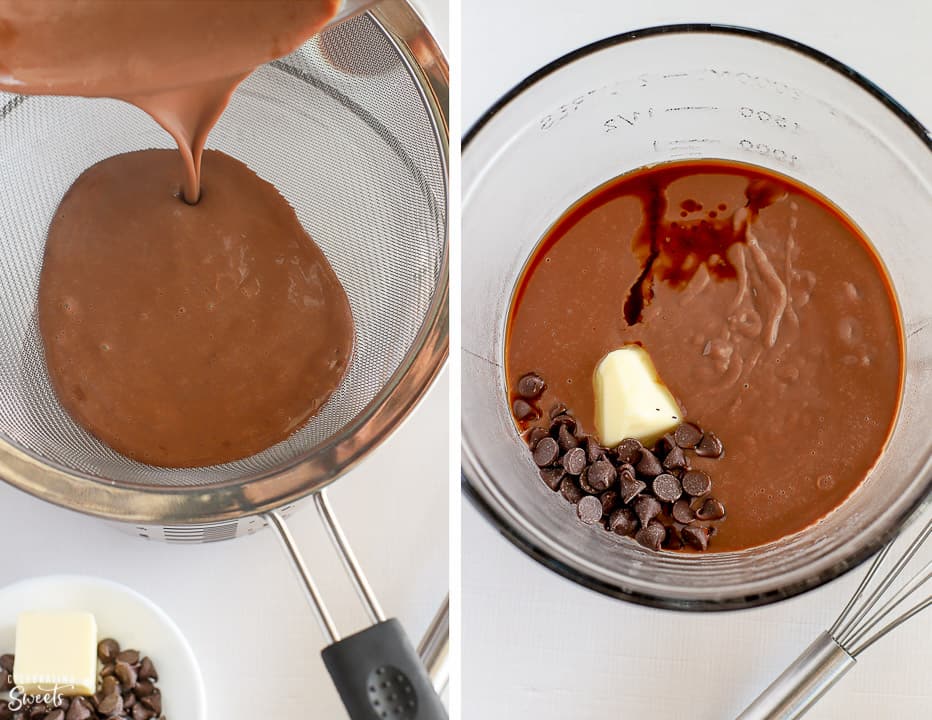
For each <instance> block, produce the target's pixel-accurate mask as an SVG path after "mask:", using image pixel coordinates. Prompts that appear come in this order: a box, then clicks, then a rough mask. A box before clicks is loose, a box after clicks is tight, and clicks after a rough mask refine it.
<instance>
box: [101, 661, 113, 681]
mask: <svg viewBox="0 0 932 720" xmlns="http://www.w3.org/2000/svg"><path fill="white" fill-rule="evenodd" d="M114 657H116V656H114ZM115 672H116V664H115V663H108V664H107V665H104V666H103V668H101V670H100V677H102V678H105V677H107V676H108V675H113V674H114V673H115Z"/></svg>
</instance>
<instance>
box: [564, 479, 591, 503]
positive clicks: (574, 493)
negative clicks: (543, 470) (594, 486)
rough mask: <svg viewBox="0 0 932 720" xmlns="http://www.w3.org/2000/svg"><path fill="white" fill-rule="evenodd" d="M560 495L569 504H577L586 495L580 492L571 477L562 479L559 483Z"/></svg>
mask: <svg viewBox="0 0 932 720" xmlns="http://www.w3.org/2000/svg"><path fill="white" fill-rule="evenodd" d="M560 494H561V495H562V496H563V497H564V498H565V499H566V500H567V501H568V502H571V503H574V504H575V503H578V502H579V501H580V500H582V499H583V498H584V497H585V496H586V494H585V493H584V492H583V491H582V489H581V488H580V487H579V485H578V484H577V483H576V481H575V480H574V479H573V478H571V477H565V478H563V481H562V482H561V483H560Z"/></svg>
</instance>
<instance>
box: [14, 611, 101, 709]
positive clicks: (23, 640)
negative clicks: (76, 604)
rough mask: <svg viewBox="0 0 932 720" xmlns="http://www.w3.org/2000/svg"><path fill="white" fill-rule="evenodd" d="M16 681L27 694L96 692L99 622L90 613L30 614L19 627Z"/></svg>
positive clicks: (25, 615) (15, 664) (88, 693)
mask: <svg viewBox="0 0 932 720" xmlns="http://www.w3.org/2000/svg"><path fill="white" fill-rule="evenodd" d="M13 681H14V682H15V683H16V685H17V686H19V687H21V688H22V689H23V691H24V692H26V693H27V694H37V693H44V692H49V691H52V690H54V689H55V688H57V689H58V692H59V693H60V694H61V695H68V696H74V695H93V694H94V693H95V692H96V690H97V621H96V620H95V619H94V616H93V615H92V614H91V613H87V612H27V613H23V614H22V615H20V616H19V619H18V621H17V623H16V655H15V660H14V663H13Z"/></svg>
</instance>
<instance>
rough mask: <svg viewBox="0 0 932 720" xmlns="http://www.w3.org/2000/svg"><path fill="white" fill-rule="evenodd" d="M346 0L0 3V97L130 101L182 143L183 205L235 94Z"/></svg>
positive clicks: (191, 198) (195, 189)
mask: <svg viewBox="0 0 932 720" xmlns="http://www.w3.org/2000/svg"><path fill="white" fill-rule="evenodd" d="M340 4H341V0H302V1H301V2H295V1H294V0H235V2H182V1H181V0H134V1H133V2H114V1H113V0H82V1H80V2H76V1H74V0H43V2H32V1H30V0H26V1H24V0H0V89H3V90H7V91H9V92H15V93H22V94H26V95H80V96H82V97H109V98H117V99H119V100H125V101H126V102H129V103H132V104H133V105H136V106H137V107H139V108H141V109H143V110H145V111H146V112H147V113H148V114H149V115H151V116H152V117H153V118H154V119H155V120H156V121H157V122H158V123H159V124H160V125H161V126H162V127H164V128H165V129H166V130H167V131H168V132H169V133H170V134H171V136H172V137H173V138H174V139H175V142H177V143H178V149H179V150H180V151H181V160H182V162H183V173H184V174H183V178H184V197H185V199H186V200H187V201H188V202H190V203H194V202H197V199H198V194H199V187H200V173H201V152H202V151H203V149H204V142H205V141H206V139H207V134H208V133H209V132H210V130H211V128H212V127H213V126H214V124H215V123H216V122H217V119H218V118H219V117H220V115H221V113H222V112H223V110H224V108H225V107H226V105H227V103H228V102H229V100H230V96H231V95H232V94H233V91H234V90H235V89H236V86H237V85H239V84H240V83H241V82H242V81H243V80H244V79H245V78H246V76H247V75H249V74H250V73H251V72H252V71H253V70H255V69H256V68H257V67H258V66H259V65H261V64H263V63H266V62H268V61H269V60H273V59H275V58H278V57H281V56H282V55H287V54H288V53H290V52H291V51H293V50H295V49H296V48H298V47H299V46H300V45H301V44H302V43H304V41H305V40H307V39H308V38H309V37H311V36H312V35H313V34H314V33H316V32H317V31H319V30H320V29H321V28H323V27H324V25H326V24H327V23H328V22H329V21H330V20H331V19H332V18H333V17H334V16H335V15H336V13H337V11H338V10H339V8H340Z"/></svg>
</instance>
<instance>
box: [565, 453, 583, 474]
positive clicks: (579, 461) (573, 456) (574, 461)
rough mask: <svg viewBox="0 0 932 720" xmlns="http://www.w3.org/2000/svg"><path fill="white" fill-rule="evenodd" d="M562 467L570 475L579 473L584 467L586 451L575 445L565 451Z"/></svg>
mask: <svg viewBox="0 0 932 720" xmlns="http://www.w3.org/2000/svg"><path fill="white" fill-rule="evenodd" d="M563 469H564V470H566V472H568V473H569V474H570V475H579V473H581V472H582V471H583V470H585V469H586V451H585V450H583V449H582V448H581V447H576V448H573V449H572V450H570V451H569V452H568V453H566V455H564V456H563Z"/></svg>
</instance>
